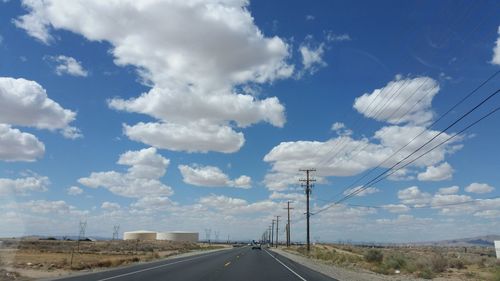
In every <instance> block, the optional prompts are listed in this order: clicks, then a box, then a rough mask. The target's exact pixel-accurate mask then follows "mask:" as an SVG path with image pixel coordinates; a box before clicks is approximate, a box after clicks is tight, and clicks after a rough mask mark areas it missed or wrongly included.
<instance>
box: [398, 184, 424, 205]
mask: <svg viewBox="0 0 500 281" xmlns="http://www.w3.org/2000/svg"><path fill="white" fill-rule="evenodd" d="M398 198H399V199H400V200H401V202H402V203H403V204H405V205H413V206H422V205H426V204H428V203H430V202H431V200H432V195H431V194H430V193H427V192H422V191H420V189H419V188H418V187H417V186H411V187H408V188H406V189H402V190H400V191H398Z"/></svg>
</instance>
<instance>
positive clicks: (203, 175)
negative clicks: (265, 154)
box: [178, 165, 252, 188]
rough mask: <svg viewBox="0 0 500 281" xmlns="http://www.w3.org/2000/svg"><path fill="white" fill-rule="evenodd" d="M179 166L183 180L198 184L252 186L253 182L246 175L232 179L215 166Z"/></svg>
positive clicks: (209, 185) (208, 185)
mask: <svg viewBox="0 0 500 281" xmlns="http://www.w3.org/2000/svg"><path fill="white" fill-rule="evenodd" d="M178 168H179V170H180V172H181V174H182V177H183V181H184V182H185V183H187V184H192V185H196V186H207V187H223V186H227V187H236V188H250V187H251V183H252V180H251V178H250V177H248V176H245V175H243V176H240V177H239V178H237V179H235V180H231V179H230V178H229V176H228V175H226V174H224V172H222V170H221V169H220V168H218V167H214V166H198V165H193V166H188V165H179V167H178Z"/></svg>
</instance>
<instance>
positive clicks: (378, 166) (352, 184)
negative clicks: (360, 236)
mask: <svg viewBox="0 0 500 281" xmlns="http://www.w3.org/2000/svg"><path fill="white" fill-rule="evenodd" d="M499 73H500V70H497V71H496V72H495V73H493V74H492V75H491V76H489V77H488V78H487V79H486V80H484V81H483V82H482V83H481V84H479V85H478V86H477V87H476V88H474V89H473V90H472V91H471V92H469V93H468V94H467V95H465V96H464V97H462V99H460V100H459V101H458V102H457V103H455V104H454V105H453V106H452V107H450V108H449V109H448V110H447V111H446V112H445V113H443V114H442V115H441V116H439V118H438V119H436V120H435V121H434V122H433V123H432V124H431V125H429V127H428V129H431V128H433V127H434V126H435V125H436V124H437V123H438V122H439V121H441V120H442V119H443V118H444V117H445V116H446V115H448V114H449V113H450V112H452V111H453V110H454V109H455V108H457V107H458V106H459V105H461V104H462V103H463V102H464V101H466V100H467V99H469V98H470V97H471V96H472V95H473V94H475V93H476V92H477V91H478V90H479V89H481V88H482V87H483V86H484V85H486V84H487V83H488V82H490V81H491V80H492V79H493V78H495V77H496V76H497V75H498V74H499ZM426 132H427V129H424V130H422V131H421V132H420V133H419V134H417V135H416V136H414V137H413V138H412V139H411V140H410V141H409V142H407V143H406V144H405V145H403V146H402V147H400V148H399V149H398V150H397V151H395V152H394V153H392V154H391V155H390V156H389V157H387V158H385V159H384V160H383V161H382V162H381V163H380V164H378V165H377V166H376V167H373V168H372V169H370V170H369V171H368V172H367V173H365V174H364V175H363V176H362V177H360V178H358V179H357V180H356V181H354V182H353V183H351V184H350V185H349V186H348V187H346V188H345V189H344V190H342V191H341V192H340V193H338V194H336V195H335V197H336V196H338V195H341V194H342V193H344V192H345V191H346V190H349V189H350V188H352V187H354V185H355V184H357V183H358V182H360V181H361V180H362V179H364V178H365V177H367V176H368V175H370V174H371V173H372V172H374V171H375V170H376V169H378V168H380V167H381V166H382V165H384V164H385V163H386V162H387V161H388V160H389V159H391V158H392V157H394V156H395V155H397V154H398V153H399V152H400V151H401V150H403V149H405V148H406V147H408V145H410V144H411V143H412V142H414V141H415V140H416V139H417V138H419V137H420V136H422V135H423V134H424V133H426Z"/></svg>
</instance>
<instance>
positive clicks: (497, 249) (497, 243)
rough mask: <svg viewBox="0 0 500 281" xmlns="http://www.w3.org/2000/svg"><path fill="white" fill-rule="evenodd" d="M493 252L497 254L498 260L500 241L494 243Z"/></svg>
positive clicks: (499, 256)
mask: <svg viewBox="0 0 500 281" xmlns="http://www.w3.org/2000/svg"><path fill="white" fill-rule="evenodd" d="M495 251H496V252H497V259H500V241H495Z"/></svg>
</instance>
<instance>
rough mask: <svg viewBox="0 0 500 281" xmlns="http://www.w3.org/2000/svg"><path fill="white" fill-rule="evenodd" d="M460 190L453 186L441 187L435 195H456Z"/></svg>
mask: <svg viewBox="0 0 500 281" xmlns="http://www.w3.org/2000/svg"><path fill="white" fill-rule="evenodd" d="M459 190H460V187H458V186H456V185H454V186H450V187H442V188H440V189H439V190H438V192H437V194H441V195H450V194H456V193H458V191H459Z"/></svg>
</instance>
